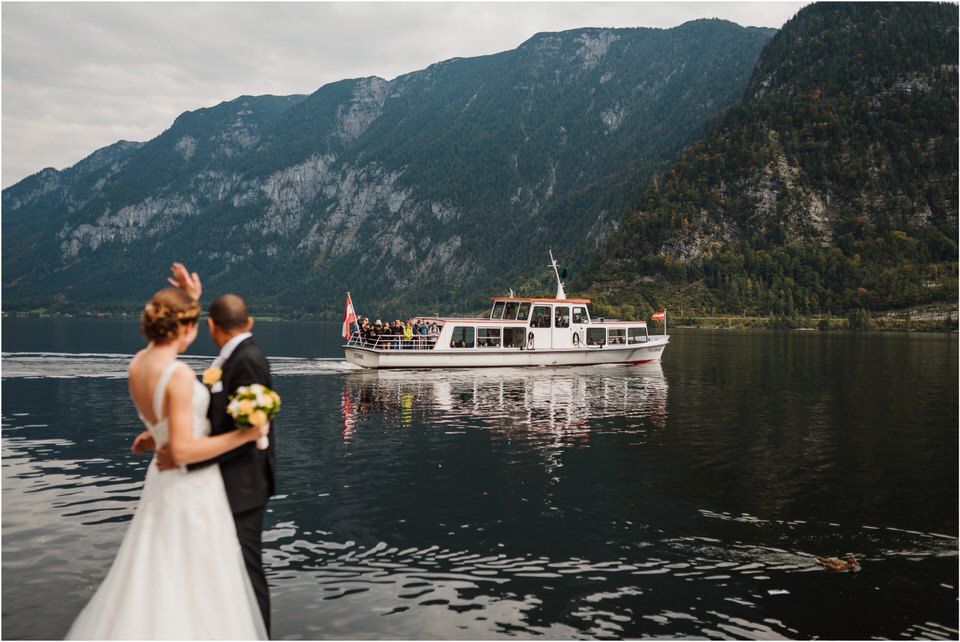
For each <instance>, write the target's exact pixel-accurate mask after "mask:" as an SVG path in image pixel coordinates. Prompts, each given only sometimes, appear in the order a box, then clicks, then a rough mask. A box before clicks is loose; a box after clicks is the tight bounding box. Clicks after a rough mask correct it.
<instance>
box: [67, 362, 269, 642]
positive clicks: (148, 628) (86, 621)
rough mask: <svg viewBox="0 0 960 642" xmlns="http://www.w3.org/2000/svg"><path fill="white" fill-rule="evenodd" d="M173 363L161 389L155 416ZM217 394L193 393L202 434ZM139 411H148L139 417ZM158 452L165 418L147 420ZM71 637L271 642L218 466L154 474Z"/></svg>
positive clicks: (199, 389) (165, 436)
mask: <svg viewBox="0 0 960 642" xmlns="http://www.w3.org/2000/svg"><path fill="white" fill-rule="evenodd" d="M178 366H180V367H187V366H185V365H183V364H180V363H179V362H177V361H174V362H173V363H172V364H170V366H169V367H168V368H167V369H166V370H164V372H163V374H162V375H161V376H160V380H159V381H158V382H157V387H156V390H155V391H154V398H153V411H154V416H156V417H159V416H160V415H161V412H162V400H163V392H164V390H165V389H166V385H167V381H169V379H170V375H171V374H173V370H174V368H176V367H178ZM209 404H210V393H209V392H207V389H206V388H205V387H204V386H203V384H201V383H200V382H199V381H196V382H195V383H194V390H193V434H194V436H198V437H199V436H206V435H208V434H209V432H210V422H209V421H208V420H207V406H208V405H209ZM138 414H139V413H138ZM140 418H141V420H143V422H144V424H146V426H147V429H148V430H149V431H150V432H151V433H152V434H153V438H154V441H155V442H156V444H157V446H158V447H159V446H161V445H163V444H165V443H167V441H168V440H169V438H170V431H169V427H168V425H167V420H166V418H163V419H161V420H160V421H158V422H157V423H156V424H154V425H150V424H149V423H147V421H146V420H145V419H143V416H142V415H141V416H140ZM67 639H82V640H102V639H126V640H144V639H162V640H183V639H190V640H210V639H218V640H230V639H267V632H266V628H265V627H264V624H263V618H262V617H261V615H260V610H259V607H258V606H257V599H256V597H255V595H254V592H253V587H252V585H251V584H250V578H249V577H248V576H247V571H246V568H245V567H244V563H243V555H242V553H241V550H240V543H239V541H238V540H237V532H236V527H235V526H234V522H233V516H232V515H231V513H230V506H229V504H228V503H227V495H226V491H225V490H224V487H223V477H221V475H220V467H219V466H215V465H212V466H207V467H205V468H201V469H198V470H194V471H191V472H189V473H184V472H181V471H180V470H179V469H173V470H167V471H164V472H160V470H159V469H158V468H157V462H156V459H154V460H153V461H151V462H150V465H149V466H148V467H147V476H146V480H145V481H144V483H143V492H142V494H141V496H140V502H139V503H138V504H137V508H136V512H135V513H134V516H133V521H131V522H130V527H129V528H128V529H127V533H126V535H125V536H124V538H123V542H122V543H121V544H120V550H119V551H117V557H116V559H115V560H114V561H113V566H111V568H110V571H109V573H108V574H107V577H106V579H104V581H103V584H101V585H100V588H99V589H97V592H96V594H95V595H94V596H93V598H92V599H91V600H90V602H89V603H88V604H87V606H86V607H85V608H84V609H83V611H82V612H81V613H80V615H79V617H77V619H76V621H75V622H74V623H73V627H72V628H71V629H70V632H69V633H68V634H67Z"/></svg>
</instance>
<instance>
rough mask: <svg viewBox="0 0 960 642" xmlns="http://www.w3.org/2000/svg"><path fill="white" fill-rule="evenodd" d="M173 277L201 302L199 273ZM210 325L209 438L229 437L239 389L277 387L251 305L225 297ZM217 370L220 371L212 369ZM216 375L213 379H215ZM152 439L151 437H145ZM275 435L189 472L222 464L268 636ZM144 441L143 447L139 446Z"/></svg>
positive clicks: (164, 464) (168, 462) (177, 268)
mask: <svg viewBox="0 0 960 642" xmlns="http://www.w3.org/2000/svg"><path fill="white" fill-rule="evenodd" d="M171 271H172V272H173V275H174V278H173V279H170V282H171V283H173V284H174V285H176V286H178V287H180V288H182V289H184V290H186V291H187V292H188V293H189V294H190V295H192V296H193V297H194V298H196V299H197V300H199V299H200V293H201V291H202V288H201V286H200V279H199V277H198V276H197V274H196V273H195V272H194V273H192V274H191V273H189V272H187V269H186V268H185V267H184V266H183V265H182V264H181V263H174V265H173V268H172V269H171ZM208 312H209V316H208V318H207V326H208V329H209V330H210V337H211V338H212V339H213V342H214V343H215V344H216V345H217V347H218V348H220V354H219V356H218V357H217V358H216V359H215V360H214V361H213V364H212V365H211V367H210V369H208V371H207V372H206V373H204V379H205V382H206V381H209V382H210V406H209V408H208V410H207V417H208V418H209V419H210V426H211V431H210V432H211V434H212V435H218V434H220V433H224V432H229V431H231V430H233V429H234V428H235V427H236V426H235V425H234V421H233V417H231V416H230V415H229V414H227V404H228V403H229V402H230V395H231V394H233V393H234V392H235V391H236V390H237V388H239V387H240V386H247V385H250V384H253V383H259V384H263V385H265V386H267V387H268V388H273V379H272V378H271V376H270V364H269V363H268V362H267V358H266V356H264V354H263V351H262V350H260V348H259V347H258V346H257V344H256V343H255V342H254V340H253V335H252V334H251V332H250V330H251V329H252V328H253V318H252V317H251V316H250V314H249V312H248V311H247V304H246V303H245V302H244V300H243V299H241V298H240V297H239V296H237V295H235V294H224V295H222V296H219V297H217V298H216V299H214V301H213V303H211V304H210V308H209V311H208ZM215 368H219V372H217V371H216V370H214V369H215ZM214 373H215V374H214ZM147 434H149V433H147ZM275 435H276V431H275V430H274V429H273V427H271V431H270V438H269V440H270V443H269V445H268V446H267V448H266V450H259V449H258V448H257V447H256V444H254V443H248V444H245V445H243V446H241V447H240V448H237V449H235V450H232V451H230V452H228V453H224V454H223V455H221V456H219V457H217V458H215V459H211V460H210V461H207V462H201V463H199V464H191V465H190V466H188V469H190V470H192V469H196V468H199V467H203V466H209V465H211V464H220V473H221V474H222V475H223V483H224V486H225V487H226V490H227V499H228V500H229V502H230V510H231V511H232V512H233V519H234V522H235V523H236V527H237V536H238V538H239V540H240V547H241V549H243V559H244V562H245V564H246V567H247V574H248V575H249V576H250V581H251V582H252V584H253V590H254V592H255V593H256V596H257V603H258V604H259V606H260V612H261V613H262V615H263V623H264V624H265V625H266V627H267V633H268V634H269V632H270V594H269V591H268V588H267V578H266V575H265V573H264V570H263V563H262V553H261V549H262V534H263V517H264V513H265V512H266V508H267V501H268V500H269V499H270V496H271V495H273V494H274V492H275V479H276V477H275V472H274V471H275V470H276V449H275V447H274V442H275V440H276V437H275ZM141 437H143V436H142V435H141V436H140V437H137V440H136V441H134V445H133V450H134V452H144V451H145V450H147V449H148V448H152V447H153V444H152V443H150V442H152V439H149V438H144V439H143V440H141ZM138 442H140V443H138ZM166 451H167V448H161V449H160V450H158V451H157V465H158V467H159V468H160V469H161V470H166V469H168V468H172V467H173V461H172V459H171V457H170V455H169V452H166Z"/></svg>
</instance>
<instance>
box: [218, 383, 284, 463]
mask: <svg viewBox="0 0 960 642" xmlns="http://www.w3.org/2000/svg"><path fill="white" fill-rule="evenodd" d="M278 412H280V395H278V394H277V393H276V392H274V391H273V390H270V388H267V387H266V386H264V385H263V384H259V383H253V384H250V385H249V386H240V387H239V388H237V391H236V392H235V393H233V394H232V395H230V403H229V404H227V413H228V414H229V415H230V416H231V417H233V420H234V423H235V424H236V425H237V428H241V429H244V430H246V429H249V428H253V427H254V426H262V425H263V424H265V423H267V422H268V421H270V420H271V419H272V418H273V417H274V416H275V415H276V414H277V413H278ZM269 444H270V439H269V437H261V438H260V439H258V440H257V448H259V449H260V450H266V449H267V446H268V445H269Z"/></svg>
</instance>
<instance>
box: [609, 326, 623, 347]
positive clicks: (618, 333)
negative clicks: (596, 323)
mask: <svg viewBox="0 0 960 642" xmlns="http://www.w3.org/2000/svg"><path fill="white" fill-rule="evenodd" d="M608 341H609V342H610V345H613V344H615V343H620V344H623V343H626V342H627V329H626V328H610V332H609V337H608Z"/></svg>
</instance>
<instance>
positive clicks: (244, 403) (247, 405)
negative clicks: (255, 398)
mask: <svg viewBox="0 0 960 642" xmlns="http://www.w3.org/2000/svg"><path fill="white" fill-rule="evenodd" d="M254 408H256V406H254V405H253V402H252V401H250V400H249V399H241V400H240V403H238V404H237V412H238V413H240V415H249V414H250V413H251V412H253V410H254Z"/></svg>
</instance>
